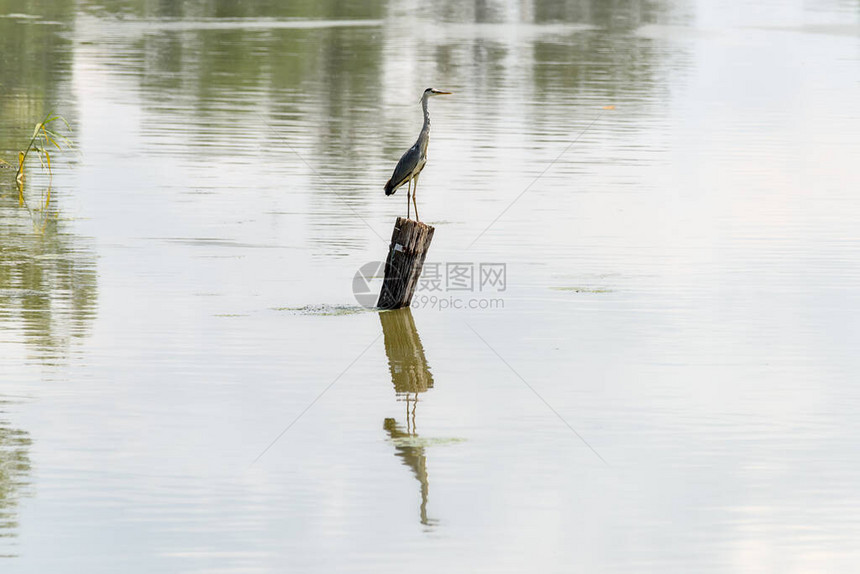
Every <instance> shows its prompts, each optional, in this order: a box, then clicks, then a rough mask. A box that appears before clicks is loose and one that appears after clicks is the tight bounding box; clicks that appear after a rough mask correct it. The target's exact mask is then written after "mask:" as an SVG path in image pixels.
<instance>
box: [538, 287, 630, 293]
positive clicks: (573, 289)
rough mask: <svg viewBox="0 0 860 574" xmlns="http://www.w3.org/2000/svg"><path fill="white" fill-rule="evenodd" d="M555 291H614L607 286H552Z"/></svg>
mask: <svg viewBox="0 0 860 574" xmlns="http://www.w3.org/2000/svg"><path fill="white" fill-rule="evenodd" d="M550 289H552V290H553V291H568V292H571V293H614V292H615V291H614V290H613V289H607V288H606V287H550Z"/></svg>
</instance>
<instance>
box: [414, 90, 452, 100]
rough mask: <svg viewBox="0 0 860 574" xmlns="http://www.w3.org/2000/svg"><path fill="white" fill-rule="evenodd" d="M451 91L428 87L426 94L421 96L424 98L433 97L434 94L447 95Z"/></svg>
mask: <svg viewBox="0 0 860 574" xmlns="http://www.w3.org/2000/svg"><path fill="white" fill-rule="evenodd" d="M450 93H451V92H446V91H443V90H437V89H436V88H427V89H426V90H424V94H423V95H422V96H421V98H422V99H423V98H431V97H433V96H447V95H449V94H450Z"/></svg>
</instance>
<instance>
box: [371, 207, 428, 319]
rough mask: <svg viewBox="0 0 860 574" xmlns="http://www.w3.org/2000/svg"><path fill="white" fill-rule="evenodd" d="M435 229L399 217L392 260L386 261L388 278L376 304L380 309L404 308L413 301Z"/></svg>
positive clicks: (391, 248)
mask: <svg viewBox="0 0 860 574" xmlns="http://www.w3.org/2000/svg"><path fill="white" fill-rule="evenodd" d="M434 231H435V229H434V228H433V227H432V226H430V225H426V224H424V223H421V222H419V221H412V220H411V219H404V218H402V217H398V218H397V222H396V223H395V224H394V232H393V233H392V234H391V245H390V246H389V248H388V259H387V260H386V261H385V281H384V282H383V284H382V291H380V293H379V301H377V303H376V306H377V307H379V308H380V309H400V308H401V307H408V306H409V304H410V303H411V302H412V294H413V293H415V287H416V285H418V277H420V276H421V269H422V268H423V267H424V258H425V257H427V250H428V249H429V248H430V242H431V241H432V240H433V232H434Z"/></svg>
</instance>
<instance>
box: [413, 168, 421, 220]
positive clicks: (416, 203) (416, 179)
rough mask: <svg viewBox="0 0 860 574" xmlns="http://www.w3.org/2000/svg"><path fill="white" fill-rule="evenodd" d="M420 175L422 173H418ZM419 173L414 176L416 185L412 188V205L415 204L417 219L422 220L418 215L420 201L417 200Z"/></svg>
mask: <svg viewBox="0 0 860 574" xmlns="http://www.w3.org/2000/svg"><path fill="white" fill-rule="evenodd" d="M418 175H421V174H418ZM418 175H416V176H415V178H414V181H415V187H414V188H412V205H414V206H415V221H418V222H420V221H421V218H420V217H418V201H417V200H416V197H417V196H418Z"/></svg>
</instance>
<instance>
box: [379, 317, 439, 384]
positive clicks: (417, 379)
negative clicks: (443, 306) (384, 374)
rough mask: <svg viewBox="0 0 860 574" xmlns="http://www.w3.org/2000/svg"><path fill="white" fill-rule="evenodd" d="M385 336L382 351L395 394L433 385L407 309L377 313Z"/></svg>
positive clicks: (416, 332)
mask: <svg viewBox="0 0 860 574" xmlns="http://www.w3.org/2000/svg"><path fill="white" fill-rule="evenodd" d="M379 321H380V322H381V323H382V332H383V334H384V335H385V354H386V355H388V367H389V369H391V382H392V383H393V384H394V390H395V391H396V392H397V394H403V393H406V394H407V396H408V394H409V393H423V392H425V391H426V390H427V389H432V388H433V375H432V374H430V369H429V367H428V365H427V359H426V358H425V357H424V347H423V346H422V345H421V339H420V338H419V337H418V331H417V330H416V329H415V321H414V320H413V319H412V311H411V310H410V309H400V310H399V311H385V312H381V313H379Z"/></svg>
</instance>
